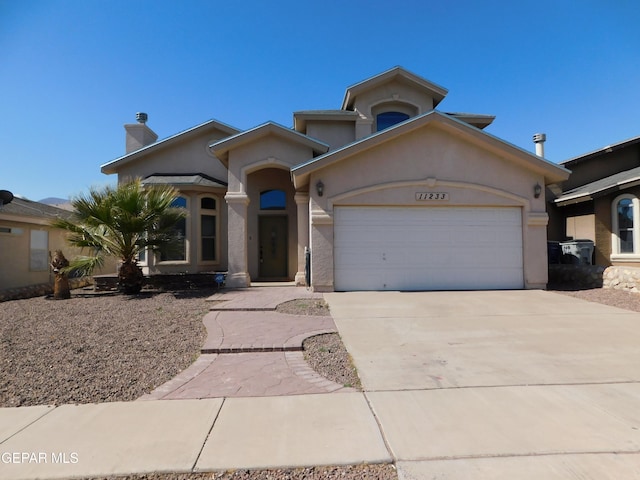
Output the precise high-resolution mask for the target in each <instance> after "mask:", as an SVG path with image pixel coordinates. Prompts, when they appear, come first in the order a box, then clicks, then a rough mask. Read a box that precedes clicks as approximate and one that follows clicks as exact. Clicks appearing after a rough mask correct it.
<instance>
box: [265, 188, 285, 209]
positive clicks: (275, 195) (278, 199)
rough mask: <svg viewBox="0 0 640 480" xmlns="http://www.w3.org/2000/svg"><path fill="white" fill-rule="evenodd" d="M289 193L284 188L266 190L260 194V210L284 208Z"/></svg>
mask: <svg viewBox="0 0 640 480" xmlns="http://www.w3.org/2000/svg"><path fill="white" fill-rule="evenodd" d="M285 208H287V195H286V193H285V192H284V190H265V191H264V192H262V193H261V194H260V210H284V209H285Z"/></svg>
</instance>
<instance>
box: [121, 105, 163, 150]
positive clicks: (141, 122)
mask: <svg viewBox="0 0 640 480" xmlns="http://www.w3.org/2000/svg"><path fill="white" fill-rule="evenodd" d="M148 118H149V116H148V115H147V114H146V113H143V112H138V113H136V120H137V121H138V123H128V124H126V125H125V126H124V129H125V130H126V131H127V134H126V141H127V142H126V152H125V153H131V152H135V151H136V150H140V149H141V148H142V147H146V146H147V145H151V144H152V143H154V142H155V141H156V140H158V135H156V133H155V132H154V131H153V130H151V129H150V128H149V127H147V119H148Z"/></svg>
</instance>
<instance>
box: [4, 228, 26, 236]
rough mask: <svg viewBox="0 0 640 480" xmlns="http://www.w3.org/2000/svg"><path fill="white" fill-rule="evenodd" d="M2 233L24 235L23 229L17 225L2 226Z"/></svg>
mask: <svg viewBox="0 0 640 480" xmlns="http://www.w3.org/2000/svg"><path fill="white" fill-rule="evenodd" d="M0 233H6V234H7V235H22V229H21V228H16V227H0Z"/></svg>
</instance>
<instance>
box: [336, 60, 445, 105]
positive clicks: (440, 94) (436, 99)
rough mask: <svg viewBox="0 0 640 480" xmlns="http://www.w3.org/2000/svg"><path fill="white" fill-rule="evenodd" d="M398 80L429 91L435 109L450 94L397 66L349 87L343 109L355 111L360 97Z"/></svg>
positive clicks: (442, 88)
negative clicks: (364, 93)
mask: <svg viewBox="0 0 640 480" xmlns="http://www.w3.org/2000/svg"><path fill="white" fill-rule="evenodd" d="M397 79H400V80H403V81H404V82H407V83H410V84H412V85H415V86H417V87H418V88H421V89H424V90H427V91H428V92H429V94H430V95H431V96H432V97H433V106H434V107H436V106H437V105H438V104H439V103H440V102H441V101H442V100H443V99H444V97H445V96H446V95H447V93H449V92H448V90H447V89H446V88H444V87H441V86H440V85H436V84H435V83H433V82H430V81H429V80H427V79H425V78H422V77H420V76H418V75H416V74H415V73H411V72H409V71H408V70H405V69H404V68H402V67H400V66H397V67H393V68H391V69H389V70H387V71H386V72H382V73H380V74H378V75H375V76H373V77H370V78H368V79H366V80H363V81H361V82H358V83H356V84H355V85H352V86H350V87H348V88H347V91H346V92H345V94H344V100H343V101H342V109H343V110H351V109H353V103H354V101H355V98H356V97H357V96H358V95H360V94H362V93H363V92H366V91H369V90H372V89H374V88H376V87H378V86H380V85H383V84H385V83H388V82H391V81H393V80H397Z"/></svg>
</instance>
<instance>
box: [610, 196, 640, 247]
mask: <svg viewBox="0 0 640 480" xmlns="http://www.w3.org/2000/svg"><path fill="white" fill-rule="evenodd" d="M639 207H640V203H639V202H638V198H637V197H636V196H635V195H630V194H624V195H620V196H619V197H616V198H615V200H614V201H613V203H612V205H611V217H612V218H611V254H612V255H618V256H621V257H625V256H627V257H628V256H640V249H639V248H638V246H639V244H638V242H639V239H640V236H639V235H638V230H639V227H640V221H639V219H640V208H639Z"/></svg>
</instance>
